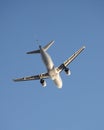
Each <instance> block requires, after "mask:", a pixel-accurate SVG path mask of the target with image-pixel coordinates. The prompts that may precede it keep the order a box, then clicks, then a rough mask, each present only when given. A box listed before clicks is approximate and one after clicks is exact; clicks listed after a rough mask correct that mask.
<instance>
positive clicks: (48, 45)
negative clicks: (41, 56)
mask: <svg viewBox="0 0 104 130" xmlns="http://www.w3.org/2000/svg"><path fill="white" fill-rule="evenodd" d="M53 43H54V41H51V42H49V43H48V44H47V45H46V46H44V47H43V49H44V50H45V51H47V50H48V48H50V46H52V44H53ZM34 53H40V50H34V51H30V52H27V54H34Z"/></svg>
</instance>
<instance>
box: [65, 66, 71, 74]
mask: <svg viewBox="0 0 104 130" xmlns="http://www.w3.org/2000/svg"><path fill="white" fill-rule="evenodd" d="M64 71H65V73H66V74H67V75H70V74H71V71H70V70H69V68H66V67H65V69H64Z"/></svg>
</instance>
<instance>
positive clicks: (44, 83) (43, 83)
mask: <svg viewBox="0 0 104 130" xmlns="http://www.w3.org/2000/svg"><path fill="white" fill-rule="evenodd" d="M40 83H41V85H42V87H46V86H47V83H46V81H45V80H44V79H41V80H40Z"/></svg>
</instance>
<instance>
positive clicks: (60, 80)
mask: <svg viewBox="0 0 104 130" xmlns="http://www.w3.org/2000/svg"><path fill="white" fill-rule="evenodd" d="M53 81H54V83H55V84H56V86H57V88H62V79H61V77H60V75H57V77H56V78H55V79H54V80H53Z"/></svg>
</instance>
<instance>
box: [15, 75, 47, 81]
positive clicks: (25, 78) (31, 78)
mask: <svg viewBox="0 0 104 130" xmlns="http://www.w3.org/2000/svg"><path fill="white" fill-rule="evenodd" d="M46 78H49V74H48V73H42V74H39V75H34V76H28V77H22V78H17V79H13V81H15V82H18V81H29V80H39V79H46Z"/></svg>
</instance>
